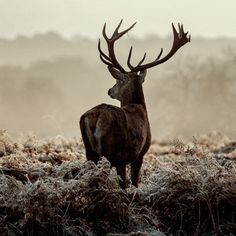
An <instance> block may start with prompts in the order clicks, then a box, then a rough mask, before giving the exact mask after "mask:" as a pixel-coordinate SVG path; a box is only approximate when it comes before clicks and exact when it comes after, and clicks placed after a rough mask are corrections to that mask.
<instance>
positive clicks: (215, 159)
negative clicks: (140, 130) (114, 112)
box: [0, 131, 236, 236]
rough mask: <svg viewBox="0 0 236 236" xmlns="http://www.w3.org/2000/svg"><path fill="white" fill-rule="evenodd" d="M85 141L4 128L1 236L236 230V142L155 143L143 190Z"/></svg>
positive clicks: (0, 138) (220, 138) (216, 138)
mask: <svg viewBox="0 0 236 236" xmlns="http://www.w3.org/2000/svg"><path fill="white" fill-rule="evenodd" d="M118 182H119V177H118V176H117V175H116V173H115V171H114V170H113V169H110V165H109V162H108V161H107V160H106V159H105V158H102V159H101V161H100V162H99V164H98V165H97V166H96V165H95V164H94V163H93V162H88V161H86V160H85V154H84V149H83V145H82V143H81V142H80V140H76V139H72V140H68V139H65V138H63V137H61V136H58V137H55V138H52V139H44V140H42V139H38V138H36V137H35V136H26V137H22V138H21V139H19V140H15V139H12V138H11V137H9V135H8V134H7V133H6V132H5V131H1V133H0V235H40V236H41V235H42V236H43V235H170V234H173V235H235V234H236V217H235V216H236V142H234V141H232V140H230V139H229V138H227V137H226V136H224V135H221V134H219V133H211V134H209V135H205V136H201V137H199V138H198V139H196V138H194V139H193V141H192V142H189V143H187V142H182V141H180V140H178V139H176V140H173V141H168V142H156V141H153V143H152V146H151V148H150V150H149V152H148V154H147V155H146V157H145V162H144V165H143V167H142V179H141V182H142V183H141V185H140V188H138V189H136V188H135V187H132V186H130V187H129V188H128V189H127V190H126V191H124V190H122V189H120V187H119V184H118Z"/></svg>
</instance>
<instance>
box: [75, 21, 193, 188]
mask: <svg viewBox="0 0 236 236" xmlns="http://www.w3.org/2000/svg"><path fill="white" fill-rule="evenodd" d="M121 23H122V20H121V22H120V23H119V25H118V26H117V28H116V29H115V31H114V33H113V35H112V37H111V38H108V37H107V35H106V24H105V25H104V27H103V37H104V38H105V41H106V43H107V46H108V55H106V54H105V53H104V52H103V51H102V50H101V46H100V39H99V42H98V50H99V52H100V58H101V60H102V62H104V63H105V64H106V65H108V70H109V71H110V73H111V75H112V76H113V77H114V78H115V79H116V84H115V85H114V86H113V87H112V88H111V89H109V90H108V94H109V95H110V97H111V98H115V99H117V100H119V101H120V103H121V107H116V106H112V105H108V104H100V105H98V106H96V107H94V108H92V109H91V110H89V111H87V112H86V113H85V114H83V115H82V116H81V118H80V129H81V133H82V138H83V141H84V145H85V149H86V157H87V159H88V160H92V161H94V162H95V163H97V162H98V160H99V158H100V157H102V156H105V157H106V158H107V159H108V160H109V161H110V163H111V166H115V167H116V169H117V174H118V175H120V177H121V181H120V186H121V187H122V188H126V165H127V164H129V163H130V164H131V181H132V184H133V185H134V186H136V187H138V180H139V172H140V168H141V165H142V162H143V156H144V154H145V153H146V152H147V150H148V148H149V146H150V142H151V131H150V125H149V121H148V114H147V110H146V104H145V99H144V94H143V86H142V84H143V82H144V79H145V76H146V71H147V69H149V68H151V67H154V66H156V65H159V64H161V63H164V62H166V61H167V60H168V59H170V58H171V57H172V56H173V55H174V54H175V52H176V51H177V50H178V49H179V48H180V47H182V46H183V45H184V44H186V43H187V42H190V36H188V33H185V32H184V29H183V25H180V24H179V25H178V28H179V32H177V30H176V29H175V27H174V25H173V24H172V28H173V35H174V41H173V45H172V48H171V50H170V52H169V53H168V54H167V55H166V56H164V57H161V55H162V52H163V50H162V49H161V51H160V53H159V55H158V56H157V58H156V60H154V61H153V62H150V63H147V64H143V62H144V60H145V57H146V53H145V54H144V56H143V58H142V59H141V60H140V62H139V63H138V65H137V66H132V65H131V62H130V59H131V54H132V47H131V48H130V51H129V56H128V60H127V65H128V67H129V69H130V71H126V70H125V69H124V68H123V67H122V66H121V65H120V64H119V62H118V61H117V58H116V55H115V51H114V44H115V42H116V41H117V40H118V39H119V38H121V37H122V36H123V35H124V34H126V33H127V32H128V31H129V30H131V29H132V28H133V27H134V25H135V24H136V23H134V24H133V25H131V26H130V27H129V28H128V29H126V30H124V31H122V32H118V31H119V28H120V26H121Z"/></svg>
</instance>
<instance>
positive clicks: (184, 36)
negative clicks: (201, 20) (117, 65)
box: [127, 23, 191, 72]
mask: <svg viewBox="0 0 236 236" xmlns="http://www.w3.org/2000/svg"><path fill="white" fill-rule="evenodd" d="M178 28H179V32H177V30H176V28H175V26H174V24H173V23H172V29H173V34H174V41H173V45H172V48H171V50H170V52H169V53H168V54H167V55H166V56H165V57H163V58H160V57H161V55H162V53H163V48H162V49H161V51H160V53H159V54H158V56H157V58H156V60H154V61H153V62H150V63H147V64H144V65H142V63H143V62H144V60H145V58H146V53H145V54H144V56H143V58H142V59H141V61H140V62H139V63H138V65H137V66H135V67H134V66H132V65H131V63H130V59H131V55H132V50H133V47H131V48H130V51H129V56H128V60H127V65H128V67H129V68H130V70H131V71H132V72H138V71H142V70H146V69H148V68H151V67H154V66H156V65H159V64H161V63H164V62H166V61H167V60H168V59H170V58H171V57H172V56H173V55H174V54H175V53H176V52H177V51H178V49H179V48H181V47H182V46H183V45H184V44H186V43H188V42H190V40H191V36H190V35H189V36H188V32H186V33H185V32H184V28H183V25H180V24H178Z"/></svg>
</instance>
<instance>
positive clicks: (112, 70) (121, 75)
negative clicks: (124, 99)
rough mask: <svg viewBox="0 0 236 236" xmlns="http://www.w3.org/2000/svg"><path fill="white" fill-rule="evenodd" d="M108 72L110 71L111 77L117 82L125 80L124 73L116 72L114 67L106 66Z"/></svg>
mask: <svg viewBox="0 0 236 236" xmlns="http://www.w3.org/2000/svg"><path fill="white" fill-rule="evenodd" d="M108 70H109V71H110V73H111V75H112V76H113V77H114V78H115V79H117V80H124V78H125V75H124V73H122V72H120V71H118V70H117V69H115V68H114V67H112V66H108Z"/></svg>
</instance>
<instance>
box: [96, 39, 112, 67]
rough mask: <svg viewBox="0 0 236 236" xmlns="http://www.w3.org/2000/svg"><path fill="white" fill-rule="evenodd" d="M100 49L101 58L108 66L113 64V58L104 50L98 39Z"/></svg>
mask: <svg viewBox="0 0 236 236" xmlns="http://www.w3.org/2000/svg"><path fill="white" fill-rule="evenodd" d="M98 51H99V52H100V59H101V60H102V62H103V63H105V64H106V65H108V66H112V62H111V59H110V58H109V57H108V56H107V55H106V54H105V53H104V52H103V51H102V49H101V42H100V39H99V40H98Z"/></svg>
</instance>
